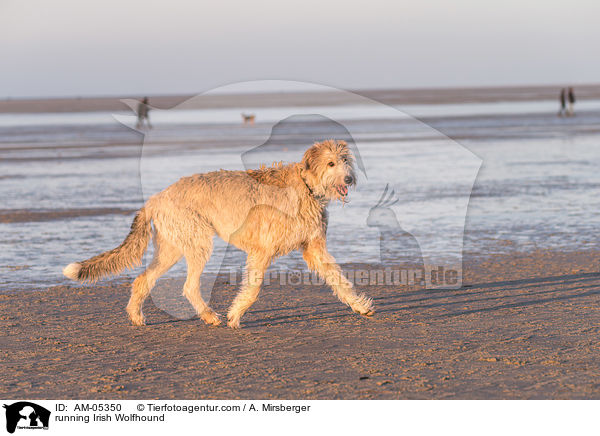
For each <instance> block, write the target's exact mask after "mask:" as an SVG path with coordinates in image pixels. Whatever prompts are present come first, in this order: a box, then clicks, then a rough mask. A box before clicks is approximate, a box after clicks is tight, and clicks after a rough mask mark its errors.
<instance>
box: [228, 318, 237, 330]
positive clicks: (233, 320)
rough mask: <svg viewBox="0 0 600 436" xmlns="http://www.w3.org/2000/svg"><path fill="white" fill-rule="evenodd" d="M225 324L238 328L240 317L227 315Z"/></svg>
mask: <svg viewBox="0 0 600 436" xmlns="http://www.w3.org/2000/svg"><path fill="white" fill-rule="evenodd" d="M227 326H228V327H230V328H232V329H239V328H240V318H239V317H238V316H232V315H227Z"/></svg>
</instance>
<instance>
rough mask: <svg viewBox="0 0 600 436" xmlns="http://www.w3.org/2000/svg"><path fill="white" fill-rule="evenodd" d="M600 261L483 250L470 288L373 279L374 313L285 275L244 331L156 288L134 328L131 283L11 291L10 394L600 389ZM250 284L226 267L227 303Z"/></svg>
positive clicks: (524, 394)
mask: <svg viewBox="0 0 600 436" xmlns="http://www.w3.org/2000/svg"><path fill="white" fill-rule="evenodd" d="M599 259H600V252H592V251H581V252H571V253H560V252H552V251H539V252H533V253H523V254H518V253H517V254H512V255H510V256H494V257H490V258H489V259H487V260H485V261H479V262H471V261H467V262H466V264H465V277H466V280H465V286H464V287H463V288H461V289H457V290H425V289H417V288H408V287H405V288H397V289H391V288H383V287H370V288H369V287H368V288H364V290H365V291H366V292H367V293H368V294H370V295H371V296H373V297H374V300H375V303H376V306H377V309H378V313H377V314H376V315H375V316H374V317H373V318H372V319H366V318H361V317H359V316H357V315H355V314H353V313H351V312H350V310H348V309H347V308H346V307H344V306H342V305H341V304H340V303H339V302H337V301H336V300H335V299H334V298H333V296H332V295H331V294H330V292H329V291H328V290H327V289H325V288H322V287H306V286H300V285H299V286H285V287H282V286H280V285H278V284H274V283H271V284H270V285H268V286H266V287H265V289H264V290H263V291H262V293H261V299H260V300H259V301H258V302H257V303H256V304H255V305H254V306H253V307H252V309H251V310H250V312H248V314H247V315H246V317H245V318H244V319H243V329H242V330H237V331H236V330H230V329H228V328H226V327H224V326H220V327H217V328H214V327H212V328H211V327H207V326H205V325H204V324H203V323H202V322H201V321H200V320H199V319H191V320H179V319H175V318H173V317H171V316H169V315H168V314H167V313H165V312H162V311H160V310H158V309H157V308H156V307H155V306H154V304H153V303H152V301H151V300H149V301H148V303H146V308H145V312H146V316H147V318H148V323H149V325H147V326H145V327H132V326H130V325H129V323H128V320H127V318H126V316H125V312H124V308H125V305H126V303H127V299H128V286H127V284H126V283H125V282H124V281H122V280H121V281H119V282H116V281H115V282H111V283H109V284H100V285H96V286H85V287H78V286H72V287H71V286H69V287H67V286H60V287H55V288H52V289H50V290H47V291H40V292H15V293H12V294H5V295H0V299H1V301H2V304H1V306H0V307H1V308H0V329H1V333H0V341H2V345H1V352H2V361H3V368H2V369H3V370H2V373H1V375H0V392H2V394H0V396H2V397H9V398H21V397H23V398H31V399H41V398H52V399H54V398H67V399H71V398H90V399H134V398H144V399H151V398H152V399H154V398H161V399H170V398H182V399H183V398H185V399H248V398H261V399H269V398H276V399H408V398H423V399H443V398H448V399H449V398H461V399H492V398H494V399H516V398H600V381H599V380H600V378H599V377H600V361H599V360H598V359H597V356H598V349H599V346H600V330H599V324H600V274H599V273H598V271H597V266H598V260H599ZM15 291H18V290H15ZM234 292H235V289H234V287H233V286H232V285H229V284H228V283H227V282H226V277H222V278H221V280H220V281H219V285H218V286H217V288H216V290H215V291H213V296H212V306H213V307H214V308H215V309H216V310H217V311H219V312H221V313H224V312H226V308H227V305H228V303H229V302H230V301H231V299H232V298H233V295H234Z"/></svg>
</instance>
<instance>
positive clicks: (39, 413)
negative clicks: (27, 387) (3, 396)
mask: <svg viewBox="0 0 600 436" xmlns="http://www.w3.org/2000/svg"><path fill="white" fill-rule="evenodd" d="M3 407H4V408H5V409H6V431H8V432H9V433H14V432H15V429H16V428H17V427H18V428H20V429H21V428H25V429H39V428H43V429H47V428H48V423H49V421H50V411H49V410H48V409H45V408H43V407H42V406H38V405H37V404H35V403H30V402H28V401H19V402H17V403H13V404H11V405H6V404H5V405H4V406H3Z"/></svg>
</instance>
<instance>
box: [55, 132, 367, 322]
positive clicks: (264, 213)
mask: <svg viewBox="0 0 600 436" xmlns="http://www.w3.org/2000/svg"><path fill="white" fill-rule="evenodd" d="M355 183H356V177H355V175H354V159H353V156H352V154H351V153H350V150H349V149H348V146H347V145H346V143H345V142H344V141H334V140H327V141H323V142H320V143H316V144H314V145H313V146H312V147H311V148H309V149H308V150H307V151H306V152H305V153H304V156H303V158H302V161H301V162H299V163H292V164H289V165H283V164H279V165H274V166H273V167H270V168H265V167H262V168H260V169H258V170H248V171H225V170H220V171H215V172H211V173H206V174H196V175H193V176H191V177H184V178H182V179H181V180H179V181H178V182H176V183H174V184H173V185H171V186H169V187H168V188H166V189H165V190H164V191H162V192H159V193H158V194H155V195H154V196H152V197H150V199H148V201H147V202H146V204H145V205H144V207H142V208H141V209H140V210H139V211H138V213H137V215H136V216H135V218H134V220H133V224H132V225H131V231H130V232H129V235H127V237H126V238H125V240H124V241H123V242H122V243H121V245H119V246H118V247H117V248H115V249H113V250H111V251H107V252H105V253H103V254H100V255H98V256H95V257H92V258H91V259H88V260H84V261H82V262H77V263H72V264H70V265H68V266H67V267H66V268H65V269H64V270H63V273H64V275H65V276H66V277H68V278H70V279H72V280H78V281H81V282H95V281H96V280H98V279H100V278H102V277H105V276H108V275H111V274H118V273H120V272H122V271H123V270H124V269H125V268H130V267H132V266H134V265H139V264H140V263H141V260H142V256H143V255H144V252H145V251H146V249H147V247H148V242H149V240H150V239H151V238H153V240H154V245H155V252H154V258H153V260H152V263H151V264H150V266H149V267H148V269H146V271H144V272H143V273H142V274H141V275H140V276H138V277H137V278H136V279H135V281H134V282H133V285H132V291H131V298H130V300H129V304H128V305H127V313H128V314H129V318H130V319H131V322H132V323H133V324H134V325H143V324H144V315H143V313H142V304H143V302H144V300H145V299H146V297H147V296H148V294H149V293H150V290H151V289H152V287H153V286H154V284H155V283H156V280H157V279H158V278H159V277H160V276H161V275H163V274H164V273H166V272H167V271H168V270H169V268H171V267H172V266H173V265H174V264H175V263H177V262H178V261H179V260H180V259H181V257H182V256H184V257H185V260H186V262H187V279H186V282H185V284H184V287H183V295H185V297H186V298H187V299H188V300H189V302H190V303H191V304H192V306H193V307H194V309H195V310H196V312H197V313H198V315H199V316H200V317H201V318H202V320H204V322H205V323H207V324H212V325H218V324H220V322H221V321H220V319H219V316H218V314H217V313H215V312H214V311H213V310H212V309H211V308H210V307H208V305H207V304H206V303H205V302H204V300H203V299H202V296H201V294H200V275H201V274H202V270H203V268H204V265H205V264H206V262H207V261H208V259H209V258H210V255H211V252H212V248H213V243H212V238H213V236H214V235H215V234H217V235H219V236H220V237H221V238H222V239H223V240H225V241H226V242H228V243H230V244H232V245H234V246H235V247H237V248H239V249H240V250H243V251H245V252H246V253H247V254H248V258H247V261H246V273H245V274H244V277H245V278H244V282H243V284H242V287H241V290H240V291H239V293H238V294H237V296H236V297H235V299H234V300H233V303H232V304H231V307H230V308H229V312H228V314H227V320H228V323H227V324H228V325H229V327H232V328H239V326H240V318H241V317H242V315H243V314H244V312H246V310H248V308H249V307H250V306H251V305H252V304H253V303H254V302H255V301H256V299H257V297H258V293H259V291H260V286H261V285H262V282H263V277H264V273H265V270H266V269H267V267H268V266H269V264H270V263H271V261H273V260H274V259H275V258H276V257H278V256H282V255H285V254H287V253H289V252H290V251H292V250H302V253H303V257H304V260H305V261H306V263H307V265H308V267H309V268H310V269H311V270H313V271H316V272H317V273H318V274H319V275H320V276H321V277H323V279H324V280H325V282H326V283H327V284H328V285H329V286H330V287H331V288H332V289H333V291H334V293H335V295H336V296H337V297H338V298H339V299H340V301H341V302H342V303H345V304H347V305H348V306H350V307H351V308H352V310H354V311H355V312H357V313H359V314H361V315H365V316H370V315H373V314H374V313H375V311H374V309H373V304H372V301H371V299H369V298H367V297H366V296H364V295H362V294H361V295H358V294H356V293H355V291H354V289H353V287H352V284H351V283H350V282H349V281H348V280H347V279H346V278H345V277H344V276H343V274H342V272H341V269H340V267H339V266H338V265H337V264H336V262H335V259H334V258H333V256H331V255H330V254H329V252H328V251H327V247H326V236H325V234H326V231H327V210H326V207H327V205H328V203H329V202H330V201H331V200H336V199H337V200H341V201H345V200H346V198H347V195H348V188H349V187H350V186H352V185H355ZM151 223H153V224H154V230H152V226H151Z"/></svg>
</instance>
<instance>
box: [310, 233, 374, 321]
mask: <svg viewBox="0 0 600 436" xmlns="http://www.w3.org/2000/svg"><path fill="white" fill-rule="evenodd" d="M302 256H303V257H304V260H305V261H306V264H307V265H308V268H309V269H310V270H312V271H315V272H316V273H317V274H319V276H321V277H322V278H323V279H324V280H325V283H327V284H328V285H329V286H330V287H331V289H333V292H334V293H335V295H336V296H337V297H338V298H339V299H340V301H341V302H342V303H344V304H347V305H348V306H350V307H351V308H352V310H354V311H355V312H356V313H359V314H361V315H365V316H371V315H373V314H374V313H375V308H374V307H373V301H372V300H371V299H370V298H368V297H367V296H365V295H364V294H360V295H359V294H357V293H356V292H355V291H354V288H353V287H352V283H350V282H349V281H348V280H347V279H346V277H344V275H343V274H342V270H341V268H340V267H339V265H338V264H337V263H336V261H335V259H334V258H333V256H332V255H331V254H329V252H328V251H327V245H326V242H325V238H318V239H314V240H312V241H311V242H309V243H308V244H306V245H305V246H304V249H303V253H302Z"/></svg>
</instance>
